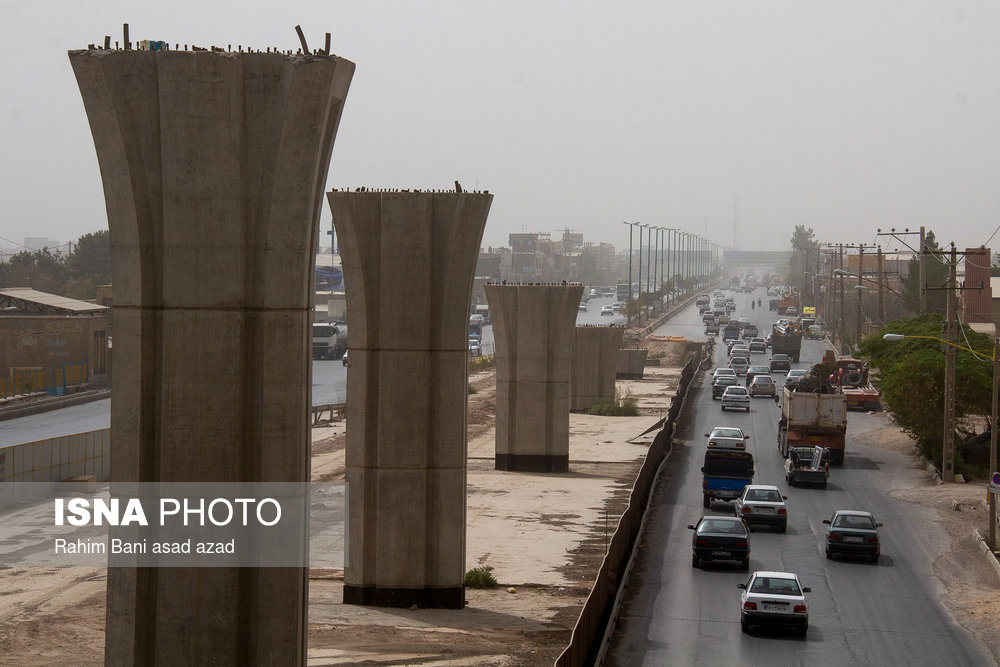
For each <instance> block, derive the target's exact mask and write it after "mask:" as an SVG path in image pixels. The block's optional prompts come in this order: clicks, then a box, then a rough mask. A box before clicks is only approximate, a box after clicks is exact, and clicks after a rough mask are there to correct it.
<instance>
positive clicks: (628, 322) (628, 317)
mask: <svg viewBox="0 0 1000 667" xmlns="http://www.w3.org/2000/svg"><path fill="white" fill-rule="evenodd" d="M622 224H623V225H628V297H626V299H625V304H626V306H625V308H626V309H627V310H628V314H627V315H626V316H625V318H626V322H625V326H627V327H630V326H632V223H631V222H623V223H622Z"/></svg>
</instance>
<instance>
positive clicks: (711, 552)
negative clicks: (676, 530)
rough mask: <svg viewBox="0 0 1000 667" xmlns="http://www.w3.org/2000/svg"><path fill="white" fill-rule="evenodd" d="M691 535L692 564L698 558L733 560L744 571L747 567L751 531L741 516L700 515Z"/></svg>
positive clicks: (748, 566) (705, 559)
mask: <svg viewBox="0 0 1000 667" xmlns="http://www.w3.org/2000/svg"><path fill="white" fill-rule="evenodd" d="M688 528H689V529H690V530H693V531H694V537H692V538H691V567H698V566H699V565H700V564H701V561H709V560H735V561H738V562H739V563H740V567H742V568H743V569H744V570H749V569H750V531H749V529H748V528H747V525H746V524H745V523H743V520H742V519H737V518H736V517H730V516H703V517H701V519H699V520H698V523H697V524H696V525H693V526H692V525H690V524H689V525H688Z"/></svg>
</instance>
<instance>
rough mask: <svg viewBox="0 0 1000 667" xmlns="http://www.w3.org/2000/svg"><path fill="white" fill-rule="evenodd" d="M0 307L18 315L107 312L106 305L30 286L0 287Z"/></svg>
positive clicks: (94, 313) (96, 313) (100, 313)
mask: <svg viewBox="0 0 1000 667" xmlns="http://www.w3.org/2000/svg"><path fill="white" fill-rule="evenodd" d="M0 307H2V308H3V309H4V311H5V312H7V313H9V314H20V315H24V314H40V315H103V314H105V313H107V312H108V308H107V307H106V306H101V305H99V304H96V303H88V302H86V301H79V300H77V299H70V298H69V297H66V296H59V295H58V294H49V293H48V292H39V291H38V290H34V289H31V288H30V287H7V288H4V289H0Z"/></svg>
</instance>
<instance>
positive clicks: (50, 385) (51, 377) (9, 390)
mask: <svg viewBox="0 0 1000 667" xmlns="http://www.w3.org/2000/svg"><path fill="white" fill-rule="evenodd" d="M89 377H90V375H89V372H88V368H87V362H86V361H84V362H80V363H77V364H63V365H62V366H56V367H53V368H41V367H15V368H12V369H11V373H10V376H9V377H5V378H0V398H10V397H12V396H18V395H21V394H34V393H38V392H42V391H44V392H47V393H48V394H49V395H50V396H64V395H65V394H66V389H67V387H73V386H76V385H81V384H84V383H86V382H87V381H88V379H89Z"/></svg>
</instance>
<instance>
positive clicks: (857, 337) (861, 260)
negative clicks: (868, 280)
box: [854, 243, 865, 346]
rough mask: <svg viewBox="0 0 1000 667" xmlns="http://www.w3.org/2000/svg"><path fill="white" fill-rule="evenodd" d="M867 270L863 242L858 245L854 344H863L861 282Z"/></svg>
mask: <svg viewBox="0 0 1000 667" xmlns="http://www.w3.org/2000/svg"><path fill="white" fill-rule="evenodd" d="M864 270H865V244H864V243H862V244H861V245H859V246H858V285H857V287H856V288H855V290H854V291H855V292H857V293H858V312H857V322H855V325H854V345H855V346H857V345H861V292H862V288H863V285H862V284H861V276H862V274H863V273H864Z"/></svg>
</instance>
